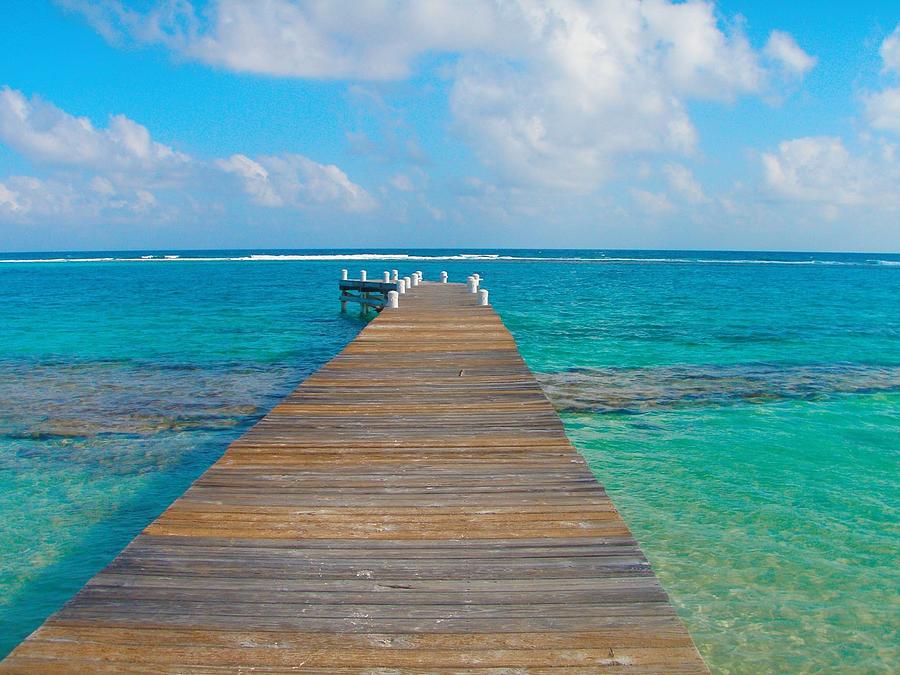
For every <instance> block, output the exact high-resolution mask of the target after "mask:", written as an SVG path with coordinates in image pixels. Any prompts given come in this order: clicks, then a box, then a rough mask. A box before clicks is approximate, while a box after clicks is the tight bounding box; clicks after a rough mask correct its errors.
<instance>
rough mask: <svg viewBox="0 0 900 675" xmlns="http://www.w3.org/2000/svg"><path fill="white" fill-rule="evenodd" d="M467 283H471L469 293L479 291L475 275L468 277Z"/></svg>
mask: <svg viewBox="0 0 900 675" xmlns="http://www.w3.org/2000/svg"><path fill="white" fill-rule="evenodd" d="M466 283H467V284H469V293H477V292H478V283H477V282H476V281H475V277H466Z"/></svg>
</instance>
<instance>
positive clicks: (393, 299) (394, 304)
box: [385, 291, 400, 309]
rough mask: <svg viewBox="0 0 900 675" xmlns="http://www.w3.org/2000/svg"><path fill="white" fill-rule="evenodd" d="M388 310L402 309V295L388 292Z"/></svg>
mask: <svg viewBox="0 0 900 675" xmlns="http://www.w3.org/2000/svg"><path fill="white" fill-rule="evenodd" d="M385 307H386V308H387V309H397V308H398V307H400V294H399V293H398V292H397V291H388V296H387V305H385Z"/></svg>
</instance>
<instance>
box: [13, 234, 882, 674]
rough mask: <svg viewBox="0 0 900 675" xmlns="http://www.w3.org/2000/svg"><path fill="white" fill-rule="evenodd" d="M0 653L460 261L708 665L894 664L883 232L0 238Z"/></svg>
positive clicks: (460, 275) (820, 668)
mask: <svg viewBox="0 0 900 675" xmlns="http://www.w3.org/2000/svg"><path fill="white" fill-rule="evenodd" d="M0 259H2V260H0V298H2V302H0V655H2V654H5V653H6V652H8V651H9V650H10V649H11V648H12V647H13V646H14V645H15V644H16V643H17V642H18V641H19V640H21V639H22V638H24V637H25V636H26V635H27V634H28V633H29V632H30V631H31V630H33V629H34V628H35V627H36V626H37V625H39V624H40V622H41V621H42V620H43V619H44V618H46V616H47V615H49V614H50V613H52V612H53V611H54V610H56V609H57V608H58V607H59V606H60V605H61V604H62V603H63V602H65V600H66V599H67V598H68V597H70V596H71V595H72V594H73V593H74V592H75V591H77V589H78V588H79V587H80V586H81V585H82V584H83V583H84V582H85V581H86V580H87V579H88V578H89V577H90V576H92V575H93V574H94V573H95V572H97V571H98V570H99V569H100V568H102V567H103V566H104V565H105V564H106V563H107V562H108V561H109V560H110V559H111V558H113V557H114V556H115V554H116V553H117V552H118V551H119V550H120V549H121V548H122V547H123V546H124V545H125V544H126V543H127V542H128V541H129V540H130V539H131V538H132V537H133V536H135V535H136V534H137V533H138V532H139V531H140V530H141V529H142V528H143V527H144V526H145V525H146V524H147V523H148V522H149V521H150V520H151V519H152V518H154V517H155V516H156V515H157V514H158V513H160V512H161V511H162V510H163V509H164V508H165V507H166V506H167V505H168V504H169V503H170V502H171V501H172V500H173V499H174V498H175V497H176V496H177V495H178V494H180V493H181V492H182V491H183V490H184V489H185V488H186V487H187V486H188V485H189V484H190V482H191V481H192V480H193V479H194V478H196V477H197V476H198V475H199V474H200V473H201V472H202V471H203V470H204V469H205V468H206V467H207V466H209V465H210V464H211V463H212V462H213V461H215V459H216V458H217V457H218V456H219V455H220V454H221V453H222V452H223V450H224V449H225V447H226V446H227V445H228V443H229V442H230V441H231V440H233V439H234V438H236V437H237V436H239V435H240V434H241V433H242V432H243V431H244V430H245V429H246V428H247V427H248V426H249V425H251V424H252V423H253V422H254V421H255V420H257V419H258V418H259V417H260V416H262V415H263V414H264V413H265V412H266V410H267V409H268V408H270V407H271V406H272V405H273V404H274V403H275V402H276V401H277V400H278V399H279V398H280V397H281V396H283V395H284V394H286V393H287V392H288V391H290V390H291V389H292V388H293V387H294V386H296V385H297V384H298V383H299V382H300V381H301V380H302V379H303V378H304V377H306V376H307V375H308V374H309V373H311V372H312V371H313V370H315V369H316V368H317V367H319V366H320V365H321V364H323V363H324V362H325V361H327V360H328V359H329V358H331V357H332V356H333V355H334V354H335V353H336V352H337V351H339V350H340V349H341V348H342V346H343V345H344V344H346V343H347V342H348V341H349V340H351V339H352V338H353V336H354V335H355V334H356V333H357V332H358V331H359V330H360V328H361V327H362V326H363V320H362V319H360V317H359V316H358V315H355V314H347V315H341V314H340V313H339V311H338V302H337V279H338V276H339V270H340V269H341V268H342V267H347V268H349V269H350V270H351V272H352V276H355V275H356V273H357V271H358V270H359V269H362V268H365V269H367V270H368V271H369V274H370V275H376V274H380V273H381V271H382V270H385V269H391V268H394V267H396V268H399V269H401V270H403V271H405V272H407V273H408V272H411V271H413V270H415V269H420V270H422V271H423V272H424V273H425V277H426V279H436V278H437V276H438V273H439V272H440V271H441V270H447V271H448V272H449V273H450V278H451V281H452V280H459V281H461V280H463V279H464V277H465V276H466V275H468V274H471V273H472V272H478V273H480V274H481V275H482V277H483V278H484V282H483V287H485V288H488V289H489V290H490V293H491V301H492V303H493V304H494V306H495V307H496V308H497V309H498V310H499V312H500V313H501V315H502V317H503V319H504V321H505V322H506V323H507V325H508V326H509V328H510V329H511V330H512V332H513V334H514V335H515V337H516V339H517V341H518V343H519V345H520V347H521V350H522V354H523V356H524V357H525V359H526V361H527V362H528V364H529V365H530V366H531V368H532V370H534V371H535V373H536V374H537V375H538V377H539V379H540V380H541V381H542V383H543V384H544V386H545V388H546V391H547V393H548V395H549V396H550V397H551V399H552V400H553V401H554V403H555V404H556V406H557V408H558V409H559V410H560V413H561V414H562V416H563V419H564V421H565V424H566V427H567V430H568V433H569V435H570V437H571V439H572V441H573V442H574V443H575V445H576V446H577V447H578V448H579V450H580V451H581V452H582V453H583V454H584V456H585V457H586V458H587V459H588V461H589V462H590V465H591V467H592V469H593V470H594V471H595V473H596V474H597V476H598V478H599V479H600V480H601V481H602V482H603V483H604V484H605V485H606V486H607V488H608V490H609V492H610V493H611V494H612V496H613V499H614V500H615V502H616V504H617V506H618V507H619V509H620V511H621V512H622V513H623V515H624V517H625V519H626V521H627V522H628V524H629V525H630V526H631V528H632V530H633V531H634V534H635V536H636V537H637V538H638V540H639V541H640V543H641V545H642V547H643V549H644V551H645V552H646V553H647V555H648V556H649V558H650V560H651V562H652V563H653V566H654V568H655V569H656V571H657V573H658V575H659V577H660V579H661V581H662V583H663V585H664V586H665V588H666V589H667V590H668V592H669V594H670V595H671V597H672V600H673V602H674V603H675V605H676V607H677V609H678V611H679V613H680V614H681V616H682V617H683V618H684V620H685V622H686V623H687V625H688V627H689V629H690V630H691V632H692V634H693V636H694V638H695V640H696V642H697V645H698V647H699V648H700V651H701V652H702V653H703V655H704V657H705V658H706V659H707V662H708V663H709V665H710V667H711V668H712V669H713V671H714V672H718V673H738V672H741V673H760V672H888V671H892V670H893V671H895V670H896V669H897V667H898V664H900V641H898V636H897V628H898V616H900V598H898V589H900V572H898V541H900V538H898V534H900V532H898V529H900V528H898V518H897V499H898V487H900V480H898V476H900V473H898V459H900V255H890V254H808V253H752V254H751V253H712V252H697V251H692V252H673V251H524V250H512V251H501V250H492V251H458V250H452V251H434V250H429V251H402V252H396V251H391V252H386V251H376V252H372V251H368V252H366V251H354V252H347V251H341V252H337V253H335V252H333V251H331V252H329V251H259V250H258V251H215V252H208V251H205V252H191V251H165V252H160V251H142V252H127V253H109V252H103V253H78V254H46V253H42V254H8V253H7V254H0Z"/></svg>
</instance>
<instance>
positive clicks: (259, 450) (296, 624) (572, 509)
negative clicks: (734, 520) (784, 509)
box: [0, 283, 707, 674]
mask: <svg viewBox="0 0 900 675" xmlns="http://www.w3.org/2000/svg"><path fill="white" fill-rule="evenodd" d="M250 670H254V671H258V672H284V671H290V672H310V673H318V672H322V673H340V672H363V671H364V672H375V671H377V672H385V671H387V672H397V671H400V672H412V673H416V672H421V673H425V672H429V673H430V672H441V671H443V672H447V671H450V672H483V673H509V672H534V673H556V672H565V673H569V674H572V673H582V672H583V673H593V672H598V671H604V672H605V671H611V672H619V671H623V672H634V673H650V672H679V673H681V672H684V673H696V672H701V673H702V672H707V671H706V667H705V665H704V664H703V661H702V660H701V658H700V656H699V654H698V653H697V650H696V648H695V647H694V644H693V642H692V641H691V638H690V636H689V635H688V633H687V632H686V630H685V628H684V626H683V624H682V623H681V621H680V620H679V619H678V617H677V616H676V614H675V612H674V610H673V609H672V607H671V605H670V604H669V601H668V598H667V596H666V594H665V592H664V591H663V589H662V588H661V587H660V585H659V583H658V581H657V580H656V577H655V576H654V575H653V572H652V571H651V569H650V566H649V564H648V563H647V560H646V558H645V557H644V556H643V554H642V553H641V551H640V549H639V548H638V546H637V543H636V542H635V541H634V539H633V538H632V536H631V534H630V532H629V531H628V528H627V527H626V525H625V523H624V522H623V521H622V519H621V518H620V517H619V514H618V513H617V512H616V510H615V508H614V507H613V505H612V503H611V502H610V500H609V498H608V497H607V495H606V493H605V492H604V490H603V488H602V487H601V486H600V485H599V484H598V483H597V481H596V480H595V479H594V476H593V475H592V474H591V472H590V471H589V470H588V468H587V466H586V465H585V462H584V460H583V459H582V458H581V456H580V455H579V454H578V453H577V452H576V451H575V450H574V448H573V447H572V446H571V445H570V444H569V442H568V440H567V439H566V437H565V434H564V432H563V427H562V424H561V422H560V420H559V417H558V416H557V415H556V413H555V412H554V410H553V408H552V406H551V405H550V403H549V401H548V400H547V399H546V397H545V396H544V395H543V393H542V392H541V389H540V387H539V386H538V384H537V382H536V381H535V379H534V378H533V377H532V375H531V373H530V371H529V370H528V368H527V367H526V366H525V363H524V362H523V360H522V358H521V356H520V355H519V353H518V350H517V348H516V344H515V342H514V340H513V339H512V336H511V335H510V334H509V332H508V331H507V330H506V328H505V327H504V326H503V323H502V322H501V321H500V318H499V317H498V316H497V314H496V313H495V312H494V310H493V309H492V308H490V307H478V306H476V305H475V295H474V294H471V293H469V292H467V290H466V288H465V287H464V286H462V285H457V284H428V283H425V284H422V285H419V286H416V287H413V288H412V289H410V291H409V292H408V293H407V294H406V295H404V296H402V298H401V307H400V309H398V310H388V311H385V312H383V313H382V314H381V315H380V316H379V317H378V318H377V319H375V320H374V321H373V322H371V323H370V324H369V325H368V326H367V327H366V328H365V329H364V330H363V331H362V332H361V333H360V334H359V336H358V337H357V338H356V339H355V340H354V341H353V342H352V343H350V344H349V345H348V346H347V347H346V349H344V351H343V352H341V353H340V354H339V355H338V356H337V357H335V358H334V359H333V360H332V361H331V362H330V363H328V364H327V365H325V366H324V367H323V368H322V369H321V370H319V371H318V372H316V373H315V374H313V375H312V376H311V377H310V378H309V379H308V380H307V381H306V382H304V383H303V384H302V385H301V386H300V387H298V388H297V390H296V391H294V392H293V393H292V394H291V395H290V396H288V397H287V398H285V399H284V400H283V401H282V402H281V403H280V404H279V405H278V406H276V407H275V408H274V409H273V410H272V411H271V412H270V413H269V414H268V415H267V416H266V417H265V418H263V419H262V420H261V421H260V422H259V423H258V424H257V425H256V426H255V427H253V428H252V429H251V430H250V431H249V432H247V433H246V434H245V435H244V436H243V437H242V438H240V439H238V440H237V441H235V442H234V443H233V444H232V445H231V446H230V447H229V449H228V450H227V451H226V452H225V454H224V455H223V456H222V457H221V459H219V461H218V462H216V463H215V464H214V465H213V466H212V467H211V468H210V469H209V470H208V471H207V472H206V473H204V474H203V475H202V476H201V477H200V478H199V479H198V480H197V481H196V482H195V483H194V485H192V486H191V488H190V489H189V490H188V491H187V492H185V494H184V495H183V496H182V497H181V498H179V499H178V500H177V501H175V502H174V503H173V504H172V505H171V506H170V507H169V508H168V510H166V511H165V512H164V513H163V514H162V515H161V516H160V517H159V518H158V519H157V520H156V521H154V522H153V523H151V524H150V525H149V526H148V527H147V528H146V529H145V530H144V531H143V533H141V534H140V535H139V536H138V537H137V538H135V540H134V541H133V542H132V543H131V544H129V545H128V547H127V548H126V549H125V550H124V551H123V552H122V553H121V554H120V555H119V556H118V557H117V558H116V559H115V560H114V561H113V562H112V563H111V564H110V565H109V566H108V567H107V568H106V569H105V570H103V571H102V572H100V573H99V574H98V575H97V576H95V577H94V578H93V579H91V580H90V581H89V582H88V583H87V584H86V585H85V587H84V588H83V589H82V590H81V591H80V592H79V593H78V594H77V595H76V596H75V597H74V598H73V599H72V600H71V601H69V603H68V604H66V605H65V606H64V607H63V608H62V609H61V610H60V611H59V612H57V613H56V614H55V615H53V616H52V617H50V619H48V620H47V622H46V623H45V624H44V625H43V626H42V627H41V628H39V629H38V630H36V631H35V632H34V633H33V634H32V635H31V636H30V637H28V639H26V640H25V641H24V642H23V643H22V644H20V645H19V646H18V647H17V648H16V649H15V650H14V651H13V652H12V653H11V654H10V655H9V657H8V658H7V659H6V660H5V661H3V662H2V663H0V671H4V672H20V673H35V672H82V673H83V672H153V673H156V672H204V673H205V672H242V671H250Z"/></svg>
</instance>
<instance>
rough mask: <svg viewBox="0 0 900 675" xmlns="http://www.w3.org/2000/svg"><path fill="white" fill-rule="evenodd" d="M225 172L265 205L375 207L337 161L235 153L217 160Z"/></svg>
mask: <svg viewBox="0 0 900 675" xmlns="http://www.w3.org/2000/svg"><path fill="white" fill-rule="evenodd" d="M216 165H217V166H218V168H220V169H221V170H222V171H225V172H226V173H230V174H234V175H235V176H237V177H238V178H239V179H240V181H241V184H242V185H243V188H244V191H245V192H246V193H247V194H249V195H250V196H251V198H252V199H253V201H255V202H256V203H257V204H260V205H262V206H268V207H282V206H289V207H294V208H303V207H309V206H315V205H332V206H336V207H338V208H340V209H342V210H344V211H351V212H360V211H369V210H371V209H373V208H375V205H376V204H375V200H374V199H373V198H372V196H371V195H370V194H369V193H368V192H367V191H366V190H365V189H364V188H362V187H361V186H359V185H357V184H356V183H354V182H353V181H351V180H350V179H349V178H348V177H347V174H345V173H344V172H343V171H342V170H341V169H340V168H338V167H337V166H335V165H334V164H319V163H318V162H314V161H313V160H311V159H309V158H308V157H304V156H302V155H295V154H283V155H278V156H267V157H258V158H256V159H251V158H249V157H247V156H246V155H241V154H236V155H232V156H231V157H229V158H228V159H222V160H217V162H216Z"/></svg>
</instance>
